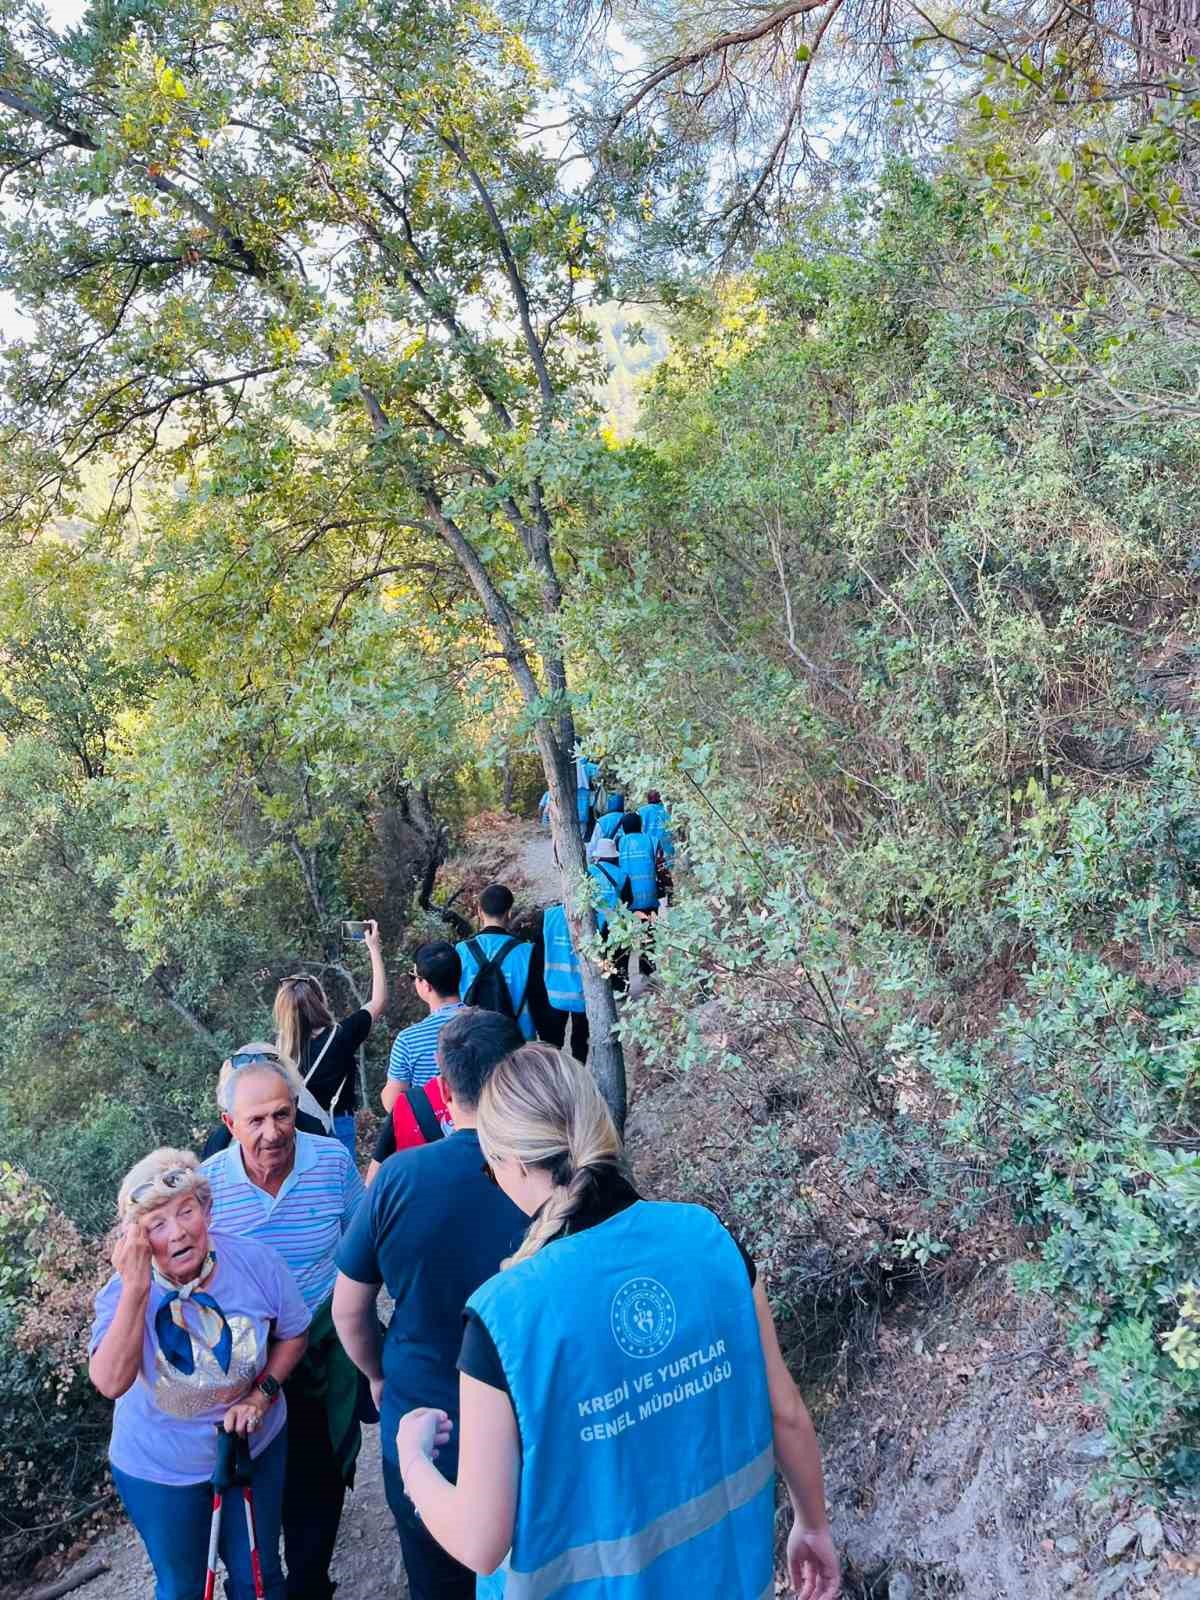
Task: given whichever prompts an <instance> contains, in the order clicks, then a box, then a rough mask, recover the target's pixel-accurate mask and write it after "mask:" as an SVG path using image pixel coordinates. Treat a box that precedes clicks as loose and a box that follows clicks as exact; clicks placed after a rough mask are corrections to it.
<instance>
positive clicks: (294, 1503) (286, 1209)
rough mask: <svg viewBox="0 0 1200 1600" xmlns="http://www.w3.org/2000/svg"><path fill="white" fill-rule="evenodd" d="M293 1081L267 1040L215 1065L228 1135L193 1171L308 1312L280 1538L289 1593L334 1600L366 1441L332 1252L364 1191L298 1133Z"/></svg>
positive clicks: (344, 1158) (221, 1214)
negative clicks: (283, 1273) (277, 1261)
mask: <svg viewBox="0 0 1200 1600" xmlns="http://www.w3.org/2000/svg"><path fill="white" fill-rule="evenodd" d="M299 1093H300V1082H299V1078H298V1075H297V1073H296V1070H295V1068H294V1067H293V1066H292V1065H291V1063H290V1062H289V1061H288V1060H287V1059H286V1058H285V1057H283V1056H281V1055H280V1054H279V1052H278V1051H276V1050H275V1049H274V1047H273V1046H271V1045H265V1044H262V1045H259V1044H255V1045H246V1046H244V1047H243V1049H241V1050H239V1051H238V1052H237V1054H236V1055H233V1056H231V1057H230V1059H229V1060H228V1061H227V1062H226V1063H225V1064H224V1066H223V1067H222V1068H221V1077H220V1080H219V1082H218V1086H217V1104H218V1106H219V1107H220V1109H221V1117H222V1121H223V1122H224V1123H225V1126H226V1127H227V1128H228V1129H229V1131H230V1133H231V1134H232V1135H233V1142H232V1144H230V1145H229V1147H228V1149H226V1150H222V1151H220V1152H219V1153H218V1154H216V1155H214V1156H210V1157H209V1159H208V1160H207V1161H205V1162H204V1163H203V1164H202V1167H201V1171H202V1172H203V1173H204V1175H205V1176H206V1177H207V1178H208V1181H209V1183H210V1184H211V1186H212V1197H213V1228H214V1230H215V1231H217V1232H225V1233H234V1234H241V1235H243V1236H245V1237H247V1238H251V1239H258V1240H260V1241H261V1242H262V1243H263V1244H267V1245H270V1246H271V1247H272V1248H273V1249H274V1250H276V1251H277V1252H278V1253H279V1255H280V1256H281V1257H282V1258H283V1260H284V1262H285V1264H286V1265H287V1267H288V1268H289V1270H290V1271H291V1274H292V1276H293V1278H295V1280H296V1285H297V1287H298V1288H299V1290H300V1293H301V1295H302V1296H303V1297H304V1303H305V1304H306V1305H307V1306H308V1308H309V1310H310V1311H311V1312H312V1313H313V1319H312V1323H311V1325H310V1328H309V1343H308V1349H307V1351H306V1353H305V1356H304V1359H303V1361H302V1362H301V1363H300V1365H299V1366H298V1367H297V1368H296V1371H295V1373H294V1374H293V1375H292V1377H291V1378H289V1379H288V1382H287V1384H286V1386H285V1393H286V1395H287V1408H288V1462H287V1476H286V1480H285V1484H284V1491H283V1539H284V1554H285V1556H286V1560H287V1570H288V1586H287V1593H288V1600H330V1596H332V1594H333V1589H334V1585H333V1584H332V1583H331V1581H330V1577H329V1563H330V1560H331V1558H332V1556H333V1548H334V1545H335V1544H336V1543H337V1534H338V1527H339V1524H340V1523H341V1519H342V1502H343V1500H344V1499H345V1494H346V1487H347V1485H348V1484H351V1483H353V1481H354V1464H355V1461H356V1459H357V1457H358V1451H359V1446H360V1445H361V1443H362V1433H361V1429H360V1428H359V1424H358V1414H357V1390H358V1380H357V1375H356V1373H355V1369H354V1366H353V1364H352V1363H351V1361H350V1359H349V1357H348V1356H347V1355H346V1352H345V1351H344V1350H343V1349H342V1347H341V1344H340V1343H339V1342H338V1338H337V1334H336V1332H335V1330H334V1327H333V1319H332V1316H331V1314H330V1299H331V1296H332V1293H333V1283H334V1279H335V1277H336V1276H337V1266H336V1262H335V1253H336V1251H337V1247H338V1244H339V1242H340V1240H341V1237H342V1235H343V1233H345V1231H346V1229H347V1228H348V1227H349V1226H350V1223H351V1221H352V1219H353V1217H354V1213H355V1212H356V1211H357V1209H358V1203H359V1201H360V1200H361V1199H362V1197H363V1195H364V1193H365V1190H364V1188H363V1182H362V1179H361V1178H360V1177H359V1175H358V1170H357V1168H356V1167H355V1165H354V1163H353V1162H352V1161H351V1159H350V1157H349V1155H348V1153H347V1151H346V1149H345V1146H344V1145H343V1144H342V1143H341V1141H340V1140H339V1139H331V1138H326V1137H320V1136H317V1135H315V1134H311V1133H299V1132H297V1130H296V1105H297V1101H298V1099H299Z"/></svg>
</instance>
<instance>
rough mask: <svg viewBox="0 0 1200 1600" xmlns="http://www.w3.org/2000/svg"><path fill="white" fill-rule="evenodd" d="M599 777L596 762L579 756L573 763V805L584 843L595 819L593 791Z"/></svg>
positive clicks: (588, 836) (588, 837)
mask: <svg viewBox="0 0 1200 1600" xmlns="http://www.w3.org/2000/svg"><path fill="white" fill-rule="evenodd" d="M599 777H600V768H599V766H598V765H597V764H596V762H594V761H587V760H585V759H584V757H583V756H580V757H579V759H578V760H577V761H576V763H575V806H576V815H577V816H578V818H579V828H580V831H581V832H582V834H583V838H584V843H586V842H587V840H588V839H590V838H591V834H592V827H593V824H594V823H595V820H596V812H595V804H594V794H593V791H594V790H595V787H596V783H597V781H598V780H599Z"/></svg>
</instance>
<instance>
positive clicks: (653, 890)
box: [620, 833, 658, 911]
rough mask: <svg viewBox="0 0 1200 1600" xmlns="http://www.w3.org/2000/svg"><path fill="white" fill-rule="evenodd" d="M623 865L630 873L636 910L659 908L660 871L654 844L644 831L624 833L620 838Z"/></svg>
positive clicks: (655, 909)
mask: <svg viewBox="0 0 1200 1600" xmlns="http://www.w3.org/2000/svg"><path fill="white" fill-rule="evenodd" d="M620 851H621V865H622V866H623V867H624V868H625V871H626V872H627V873H628V874H629V882H630V885H631V886H632V888H633V909H634V910H635V911H657V910H658V872H657V870H656V869H655V865H654V845H653V843H652V842H651V840H649V839H648V838H647V837H646V835H645V834H644V833H623V834H622V835H621V839H620Z"/></svg>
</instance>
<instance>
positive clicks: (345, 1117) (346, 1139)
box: [333, 1111, 358, 1164]
mask: <svg viewBox="0 0 1200 1600" xmlns="http://www.w3.org/2000/svg"><path fill="white" fill-rule="evenodd" d="M333 1136H334V1138H335V1139H340V1140H341V1141H342V1143H343V1144H344V1145H345V1146H346V1149H347V1150H348V1151H349V1152H350V1159H351V1161H353V1162H355V1163H356V1164H357V1162H358V1151H357V1150H356V1149H355V1147H354V1118H353V1116H352V1115H351V1113H350V1112H349V1111H339V1112H338V1114H337V1116H336V1117H334V1119H333Z"/></svg>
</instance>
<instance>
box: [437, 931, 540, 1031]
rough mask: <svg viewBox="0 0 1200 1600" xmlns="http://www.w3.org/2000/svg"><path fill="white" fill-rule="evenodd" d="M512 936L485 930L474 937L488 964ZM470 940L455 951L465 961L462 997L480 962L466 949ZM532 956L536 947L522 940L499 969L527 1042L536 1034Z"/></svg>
mask: <svg viewBox="0 0 1200 1600" xmlns="http://www.w3.org/2000/svg"><path fill="white" fill-rule="evenodd" d="M510 937H511V936H510V935H509V934H507V933H502V932H500V930H499V929H497V928H492V929H490V930H485V931H484V932H482V933H477V934H476V935H475V941H476V943H477V944H478V945H479V948H480V949H481V950H482V951H483V953H484V955H485V956H486V957H487V958H488V960H489V961H491V960H492V958H493V957H494V956H496V955H498V954H499V952H500V951H501V950H502V949H503V947H504V946H505V945H506V944H507V943H508V940H509V938H510ZM468 944H469V941H468V940H466V939H463V940H462V942H461V943H459V944H456V945H455V946H454V948H455V949H456V950H457V951H458V959H459V960H460V961H461V962H462V978H461V980H460V982H459V988H458V992H459V994H466V992H467V990H468V989H469V988H470V987H471V983H472V980H473V979H474V977H475V974H476V973H477V972H478V971H479V963H478V962H477V961H476V959H475V957H474V956H473V955H472V954H471V952H470V950H469V949H468V948H467V946H468ZM532 954H533V946H532V945H531V944H530V942H529V940H528V939H522V940H521V942H520V944H516V945H514V946H513V948H512V949H511V950H510V951H509V953H508V954H507V955H506V956H505V958H504V961H503V963H502V965H501V967H500V971H501V972H502V973H503V975H504V982H505V985H506V987H507V989H508V997H509V999H510V1000H511V1001H512V1003H513V1010H514V1011H515V1012H516V1014H517V1027H518V1028H520V1030H521V1032H522V1033H523V1034H524V1035H525V1037H526V1038H527V1039H532V1038H533V1036H534V1034H535V1033H536V1031H537V1030H536V1029H535V1028H534V1025H533V1018H532V1016H530V1014H529V1005H528V998H529V958H530V956H531V955H532Z"/></svg>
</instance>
